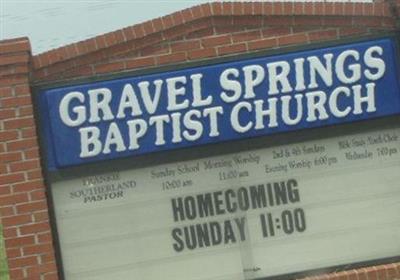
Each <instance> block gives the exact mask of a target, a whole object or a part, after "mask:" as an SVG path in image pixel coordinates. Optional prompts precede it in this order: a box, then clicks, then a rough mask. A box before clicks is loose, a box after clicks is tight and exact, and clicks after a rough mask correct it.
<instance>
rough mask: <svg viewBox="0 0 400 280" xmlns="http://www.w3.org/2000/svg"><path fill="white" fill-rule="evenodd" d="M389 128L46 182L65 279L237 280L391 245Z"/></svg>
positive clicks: (395, 176)
mask: <svg viewBox="0 0 400 280" xmlns="http://www.w3.org/2000/svg"><path fill="white" fill-rule="evenodd" d="M399 171H400V128H392V129H385V130H381V131H375V132H364V133H359V134H353V135H346V136H340V137H335V138H330V139H323V140H314V141H308V142H302V143H296V144H291V145H285V146H278V147H270V148H264V149H257V150H252V151H246V152H240V153H234V154H228V155H223V156H216V157H209V158H200V159H196V160H190V161H182V162H174V163H168V164H160V165H155V166H151V167H146V168H139V169H133V170H124V171H114V170H113V168H112V165H110V172H109V173H105V174H101V175H96V176H86V177H81V178H76V179H73V180H66V181H61V182H54V183H53V184H52V186H51V187H52V194H53V199H54V207H55V214H56V221H57V227H58V232H59V239H60V246H61V254H62V260H63V266H64V271H65V276H66V280H83V279H84V280H109V279H113V280H126V279H138V280H154V279H163V280H172V279H173V280H177V279H178V280H179V279H185V280H206V279H207V280H239V279H257V278H263V277H268V276H274V275H282V274H288V273H295V272H300V271H305V270H311V269H320V268H326V267H332V266H337V265H345V264H351V263H358V262H364V261H370V260H376V259H381V258H386V257H393V256H398V255H399V253H400V184H399V182H400V172H399Z"/></svg>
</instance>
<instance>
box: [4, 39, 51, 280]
mask: <svg viewBox="0 0 400 280" xmlns="http://www.w3.org/2000/svg"><path fill="white" fill-rule="evenodd" d="M30 61H31V49H30V44H29V41H28V39H27V38H19V39H13V40H6V41H0V224H2V225H3V234H4V239H5V247H6V254H7V259H8V266H9V271H10V279H11V280H17V279H29V280H54V279H58V277H57V268H56V264H55V257H54V249H53V244H52V235H51V230H50V225H49V215H48V208H47V200H46V195H45V193H46V189H45V186H44V183H43V176H42V170H41V166H40V158H39V146H38V141H37V135H36V124H35V120H34V116H33V106H32V95H31V90H30V85H29V71H30Z"/></svg>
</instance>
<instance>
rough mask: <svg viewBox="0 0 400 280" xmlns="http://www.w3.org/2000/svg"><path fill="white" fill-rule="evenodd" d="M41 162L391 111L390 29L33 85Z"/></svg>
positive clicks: (103, 156) (396, 96)
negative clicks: (324, 44)
mask: <svg viewBox="0 0 400 280" xmlns="http://www.w3.org/2000/svg"><path fill="white" fill-rule="evenodd" d="M40 106H41V108H40V109H41V112H42V115H41V117H42V122H43V123H44V134H45V136H46V137H45V141H46V146H47V155H48V162H49V169H51V170H54V169H57V168H61V167H66V166H73V165H79V164H83V163H87V162H95V161H101V160H107V159H114V158H120V157H127V156H134V155H140V154H146V153H151V152H157V151H165V150H171V149H179V148H183V147H190V146H197V145H203V144H209V143H216V142H222V141H228V140H234V139H242V138H249V137H256V136H262V135H269V134H274V133H280V132H285V131H293V130H299V129H306V128H312V127H322V126H328V125H333V124H340V123H348V122H354V121H359V120H366V119H372V118H377V117H382V116H388V115H394V114H399V113H400V89H399V69H398V61H397V49H396V45H395V41H394V39H393V38H391V37H390V38H384V39H376V40H372V41H364V42H357V43H351V44H344V45H340V46H335V47H329V48H319V49H311V50H306V51H300V52H292V53H285V54H280V55H270V56H264V57H257V58H253V59H242V60H237V61H234V62H226V63H219V64H214V65H208V66H201V67H193V68H188V69H183V70H176V71H169V72H164V73H157V74H150V75H143V76H134V77H128V78H121V79H114V80H109V81H101V82H93V83H87V84H83V85H78V86H68V87H60V88H54V89H48V90H43V91H42V92H41V94H40Z"/></svg>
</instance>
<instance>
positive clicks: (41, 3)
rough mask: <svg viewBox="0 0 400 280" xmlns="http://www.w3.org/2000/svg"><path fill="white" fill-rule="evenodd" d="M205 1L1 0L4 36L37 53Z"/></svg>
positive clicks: (1, 36) (0, 22)
mask: <svg viewBox="0 0 400 280" xmlns="http://www.w3.org/2000/svg"><path fill="white" fill-rule="evenodd" d="M289 1H290V0H289ZM296 1H303V0H296ZM309 1H310V0H309ZM331 1H332V0H331ZM336 1H341V2H349V1H350V0H336ZM370 1H372V0H356V1H355V2H370ZM205 2H209V1H204V0H147V1H146V0H144V1H137V0H0V40H3V39H11V38H16V37H25V36H27V37H29V39H30V42H31V46H32V52H33V54H38V53H42V52H45V51H48V50H51V49H54V48H57V47H61V46H64V45H67V44H70V43H74V42H78V41H82V40H85V39H87V38H91V37H95V36H97V35H100V34H104V33H107V32H111V31H114V30H118V29H121V28H124V27H127V26H131V25H134V24H137V23H141V22H143V21H146V20H150V19H153V18H157V17H160V16H164V15H166V14H170V13H173V12H175V11H178V10H182V9H185V8H188V7H191V6H194V5H198V4H202V3H205Z"/></svg>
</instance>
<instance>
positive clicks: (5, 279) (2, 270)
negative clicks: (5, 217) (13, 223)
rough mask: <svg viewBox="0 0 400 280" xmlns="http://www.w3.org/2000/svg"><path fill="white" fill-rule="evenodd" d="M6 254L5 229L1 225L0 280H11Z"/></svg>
mask: <svg viewBox="0 0 400 280" xmlns="http://www.w3.org/2000/svg"><path fill="white" fill-rule="evenodd" d="M9 279H10V278H9V274H8V266H7V258H6V252H5V248H4V240H3V227H2V226H1V225H0V280H9Z"/></svg>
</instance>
